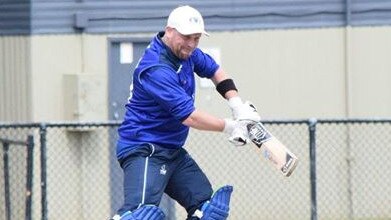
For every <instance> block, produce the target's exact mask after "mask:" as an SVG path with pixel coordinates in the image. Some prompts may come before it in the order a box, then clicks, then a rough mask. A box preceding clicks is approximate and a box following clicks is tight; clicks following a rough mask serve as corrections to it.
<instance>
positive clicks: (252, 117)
mask: <svg viewBox="0 0 391 220" xmlns="http://www.w3.org/2000/svg"><path fill="white" fill-rule="evenodd" d="M228 105H229V107H230V108H231V111H232V116H233V119H234V120H243V121H255V122H258V121H260V120H261V116H259V114H258V112H257V109H256V108H255V106H254V105H253V104H252V103H251V102H250V101H246V102H244V103H243V102H242V99H241V98H240V97H238V96H236V97H232V98H230V99H229V100H228Z"/></svg>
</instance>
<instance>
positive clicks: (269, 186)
mask: <svg viewBox="0 0 391 220" xmlns="http://www.w3.org/2000/svg"><path fill="white" fill-rule="evenodd" d="M264 124H265V126H266V127H268V129H269V130H270V131H271V132H272V133H273V134H274V135H275V136H276V137H278V138H279V139H280V140H281V141H282V142H283V143H285V144H286V145H287V146H288V147H289V148H290V149H291V150H292V151H293V152H295V153H296V154H297V155H298V156H299V158H300V163H299V165H298V167H297V169H296V171H295V173H294V174H293V175H292V176H291V177H289V178H286V177H282V175H281V174H280V173H278V172H277V171H276V170H274V168H273V167H272V166H271V164H269V162H267V161H266V160H265V159H263V158H262V157H263V155H262V154H261V153H260V151H259V150H258V149H257V148H256V147H251V146H247V147H242V148H235V147H233V146H230V145H229V144H228V142H227V140H226V136H225V135H224V134H220V133H212V132H201V131H195V130H192V131H191V133H190V136H189V140H188V141H187V143H186V148H187V150H188V151H189V153H190V154H191V155H192V157H193V158H195V159H196V161H197V162H198V163H199V165H200V166H201V167H202V168H203V170H204V171H205V172H206V174H207V175H208V176H209V178H210V180H211V182H212V184H213V185H214V186H216V187H218V186H220V185H223V184H232V185H234V189H235V190H234V194H233V198H232V202H231V204H232V207H231V214H230V219H246V220H247V219H249V220H252V219H254V220H255V219H281V220H283V219H312V220H315V219H322V220H323V219H324V220H328V219H352V220H353V219H368V220H369V219H373V220H375V219H376V220H378V219H390V218H391V206H390V205H389V204H391V200H390V197H389V195H391V184H390V183H391V178H390V177H389V176H390V175H389V174H390V171H389V169H388V167H390V166H391V160H389V158H391V151H389V150H388V148H389V147H391V135H390V134H391V119H348V120H316V119H309V120H285V121H264ZM118 125H119V122H116V121H113V122H112V121H109V122H102V123H101V122H96V123H32V124H0V137H6V138H7V139H12V140H23V139H25V137H26V136H27V135H31V134H32V136H31V138H34V139H35V140H38V141H36V143H35V145H37V146H39V148H38V149H37V148H35V150H34V152H33V154H34V158H37V159H35V160H34V161H33V160H31V163H32V162H33V163H34V166H31V167H34V172H33V173H34V174H40V175H34V176H33V178H32V182H31V185H32V186H33V189H32V191H34V196H33V197H30V198H31V199H32V201H33V202H32V211H31V213H32V214H31V216H32V219H42V220H48V219H49V220H61V219H107V218H108V217H109V216H111V215H112V214H113V212H114V211H115V210H116V209H117V208H118V207H119V206H120V204H121V202H122V199H123V198H122V173H121V169H120V168H119V166H118V164H117V162H116V159H115V142H116V139H117V127H118ZM28 149H31V150H32V149H33V148H32V147H31V148H28ZM10 154H11V155H13V158H19V159H18V160H16V159H13V160H12V161H9V162H7V163H10V165H11V166H15V164H19V163H20V160H21V159H23V158H25V157H26V156H25V155H21V154H20V153H19V152H9V153H8V154H7V155H10ZM4 155H5V154H4V153H3V156H4ZM27 163H30V162H27ZM4 165H5V163H4V162H3V166H2V167H3V175H4V174H6V173H7V172H9V174H10V175H12V174H11V173H15V172H17V171H15V170H13V169H11V168H7V167H5V166H4ZM11 166H10V167H11ZM18 167H21V166H18ZM23 167H24V166H23ZM32 171H33V170H31V173H32ZM24 172H25V173H29V172H30V171H27V170H26V171H24ZM15 178H22V177H20V176H18V177H15ZM33 182H34V183H35V184H32V183H33ZM0 184H1V185H0V189H1V190H3V191H5V190H6V188H7V187H6V185H7V184H6V183H4V182H0ZM6 200H7V199H6ZM162 203H163V204H161V205H162V208H163V209H164V211H165V213H166V216H167V219H185V216H186V213H185V212H184V210H183V209H182V208H181V207H180V206H179V205H178V204H177V203H175V202H173V201H172V200H170V199H169V198H167V197H165V198H164V199H163V201H162ZM0 204H5V206H2V205H1V206H0V213H10V214H6V215H11V216H12V215H13V213H23V212H24V213H27V212H28V209H29V207H28V206H27V205H21V203H18V205H12V213H11V211H10V210H9V209H10V208H9V207H6V204H7V203H6V202H4V203H3V202H2V201H1V200H0ZM26 204H27V202H26ZM30 207H31V206H30ZM3 210H4V212H3ZM6 210H7V211H6ZM8 218H9V217H6V220H8ZM0 219H1V218H0ZM12 219H13V218H12ZM18 219H19V218H18ZM26 219H27V217H26Z"/></svg>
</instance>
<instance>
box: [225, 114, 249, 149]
mask: <svg viewBox="0 0 391 220" xmlns="http://www.w3.org/2000/svg"><path fill="white" fill-rule="evenodd" d="M224 122H225V126H224V130H223V132H224V133H226V134H228V135H229V138H228V141H229V142H231V143H232V144H233V145H235V146H243V145H246V144H247V143H249V142H250V139H249V137H248V131H247V128H246V125H247V123H245V122H243V121H238V120H232V119H224Z"/></svg>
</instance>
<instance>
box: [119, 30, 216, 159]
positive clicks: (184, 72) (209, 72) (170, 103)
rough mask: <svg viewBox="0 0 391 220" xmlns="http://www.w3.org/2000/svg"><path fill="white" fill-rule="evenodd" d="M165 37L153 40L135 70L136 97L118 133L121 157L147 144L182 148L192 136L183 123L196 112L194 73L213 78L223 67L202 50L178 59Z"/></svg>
mask: <svg viewBox="0 0 391 220" xmlns="http://www.w3.org/2000/svg"><path fill="white" fill-rule="evenodd" d="M163 35H164V32H160V33H159V34H158V35H157V36H156V37H155V38H154V39H153V40H152V42H151V43H150V45H149V46H148V47H147V49H146V50H145V53H144V55H143V56H142V58H141V59H140V61H139V63H138V66H137V67H136V69H135V71H134V75H133V91H132V96H131V98H130V100H129V102H128V103H127V104H126V113H125V118H124V121H123V123H122V125H121V126H120V128H119V130H118V131H119V140H118V148H117V157H118V158H123V157H124V156H125V155H126V154H127V152H128V151H129V150H132V149H133V148H135V147H137V146H138V145H141V144H144V143H152V144H157V145H160V146H162V147H164V148H170V149H177V148H180V147H182V146H183V145H184V143H185V140H186V138H187V136H188V133H189V127H187V126H185V125H183V124H182V121H183V120H185V119H186V118H187V117H188V116H189V115H190V114H191V113H192V112H193V111H194V110H195V108H194V98H195V97H194V95H195V77H194V76H195V74H194V73H196V74H197V75H198V76H200V77H206V78H211V77H213V76H214V74H215V72H216V70H217V69H218V67H219V66H218V64H217V63H216V62H215V61H214V60H213V59H212V58H211V57H210V56H209V55H208V54H205V53H203V52H202V51H201V50H200V49H198V48H197V49H195V50H194V52H193V53H192V55H191V56H190V57H189V58H188V59H186V60H181V59H179V58H177V57H176V56H175V55H174V54H173V53H172V51H171V50H170V49H169V48H168V47H167V46H166V45H165V44H164V43H163V41H162V40H161V37H162V36H163Z"/></svg>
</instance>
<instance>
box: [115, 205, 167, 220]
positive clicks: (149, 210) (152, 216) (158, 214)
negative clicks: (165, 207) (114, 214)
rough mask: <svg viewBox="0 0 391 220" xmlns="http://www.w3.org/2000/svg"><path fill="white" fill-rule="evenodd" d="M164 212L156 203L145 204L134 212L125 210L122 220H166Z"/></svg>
mask: <svg viewBox="0 0 391 220" xmlns="http://www.w3.org/2000/svg"><path fill="white" fill-rule="evenodd" d="M164 217H165V215H164V212H163V211H162V210H161V209H160V208H159V207H157V206H155V205H145V206H142V207H141V208H138V209H136V210H134V211H133V212H130V211H128V212H125V213H124V214H123V215H122V216H121V218H120V220H143V219H148V220H164Z"/></svg>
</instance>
